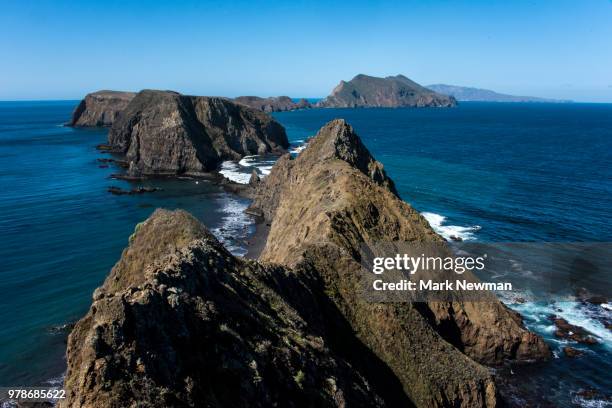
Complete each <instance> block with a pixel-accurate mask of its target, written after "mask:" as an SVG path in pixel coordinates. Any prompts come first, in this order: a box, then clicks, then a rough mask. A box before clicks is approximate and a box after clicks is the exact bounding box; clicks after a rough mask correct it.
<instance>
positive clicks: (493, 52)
mask: <svg viewBox="0 0 612 408" xmlns="http://www.w3.org/2000/svg"><path fill="white" fill-rule="evenodd" d="M0 52H1V55H2V57H1V60H0V100H7V99H8V100H10V99H67V98H69V99H76V98H80V97H82V96H83V95H84V94H85V93H87V92H90V91H93V90H97V89H119V90H139V89H142V88H161V89H173V90H177V91H180V92H184V93H192V94H199V95H225V96H237V95H244V94H247V95H249V94H252V95H261V96H268V95H280V94H286V95H290V96H294V97H301V96H305V97H319V96H325V95H327V94H328V93H329V92H330V90H331V89H332V88H333V87H334V86H335V85H336V84H337V83H338V82H339V80H341V79H346V80H348V79H350V78H352V77H353V76H354V75H356V74H358V73H365V74H370V75H376V76H384V75H394V74H398V73H402V74H404V75H406V76H408V77H409V78H411V79H414V80H415V81H417V82H419V83H421V84H424V85H426V84H431V83H448V84H456V85H468V86H477V87H484V88H490V89H494V90H497V91H501V92H507V93H513V94H526V95H534V96H545V97H554V98H568V99H574V100H579V101H608V102H612V0H583V1H582V0H570V1H565V0H550V1H535V0H534V1H521V0H517V1H494V0H486V1H479V0H470V1H418V2H417V1H414V2H413V1H397V2H386V1H384V2H383V1H380V2H360V1H357V0H354V1H347V2H334V1H329V0H327V1H321V2H316V1H286V2H280V1H276V2H259V1H236V2H229V1H219V2H205V1H158V2H155V1H149V2H144V1H143V2H135V1H127V0H122V1H113V0H105V1H86V0H82V1H60V0H57V1H44V0H41V1H33V0H32V1H28V0H19V1H18V0H15V1H8V0H5V1H2V2H0Z"/></svg>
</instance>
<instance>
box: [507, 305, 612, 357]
mask: <svg viewBox="0 0 612 408" xmlns="http://www.w3.org/2000/svg"><path fill="white" fill-rule="evenodd" d="M510 306H511V307H512V308H513V309H515V310H517V311H518V312H520V313H521V314H522V315H523V316H525V317H526V318H528V321H529V322H530V325H531V326H532V328H533V329H534V330H536V331H537V332H539V333H541V334H546V333H548V334H552V333H553V332H554V331H555V325H554V323H553V322H552V321H551V320H550V319H549V317H550V316H552V315H556V316H559V317H562V318H563V319H565V320H567V321H568V323H570V324H572V325H574V326H579V327H582V328H584V329H585V330H586V331H588V332H589V333H591V334H593V335H594V336H595V337H597V339H598V340H599V341H600V342H601V343H602V344H604V345H605V346H606V347H608V348H612V332H611V331H610V330H608V329H607V328H606V327H605V326H604V324H603V323H602V322H601V320H605V319H606V318H612V311H610V310H608V309H607V308H604V307H601V306H597V305H591V304H588V303H587V304H585V303H583V302H579V301H576V300H568V299H566V298H562V299H559V300H557V301H555V302H525V303H523V304H512V305H510ZM606 306H608V305H606ZM548 341H549V342H550V341H554V342H556V343H559V344H566V343H567V342H566V341H564V340H559V339H555V338H554V337H551V338H549V339H548Z"/></svg>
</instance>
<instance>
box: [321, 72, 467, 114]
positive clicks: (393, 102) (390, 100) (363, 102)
mask: <svg viewBox="0 0 612 408" xmlns="http://www.w3.org/2000/svg"><path fill="white" fill-rule="evenodd" d="M456 104H457V102H456V101H455V98H453V97H452V96H446V95H441V94H438V93H436V92H434V91H432V90H430V89H427V88H425V87H423V86H421V85H419V84H417V83H416V82H414V81H411V80H410V79H408V78H406V77H405V76H403V75H396V76H389V77H386V78H377V77H373V76H368V75H363V74H359V75H357V76H356V77H355V78H353V79H351V80H350V81H348V82H346V81H340V84H338V86H336V87H335V88H334V90H333V91H332V93H331V94H330V95H329V96H328V97H327V98H325V99H323V100H322V101H320V102H319V103H317V106H318V107H323V108H376V107H378V108H399V107H417V108H422V107H451V106H455V105H456Z"/></svg>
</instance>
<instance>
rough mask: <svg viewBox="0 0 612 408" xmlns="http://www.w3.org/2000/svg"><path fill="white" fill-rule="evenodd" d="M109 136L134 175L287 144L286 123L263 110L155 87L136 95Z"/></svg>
mask: <svg viewBox="0 0 612 408" xmlns="http://www.w3.org/2000/svg"><path fill="white" fill-rule="evenodd" d="M108 142H109V145H110V146H111V147H112V148H113V149H115V150H116V151H118V152H121V153H124V154H125V155H126V159H127V161H128V162H129V163H130V168H129V173H130V174H133V175H135V174H143V175H164V174H171V175H174V174H185V173H201V172H206V171H210V170H214V169H215V168H216V167H217V166H218V165H219V163H220V162H221V161H223V160H239V159H240V158H242V157H244V156H246V155H252V154H264V153H282V152H284V151H285V149H286V148H287V147H288V146H289V143H288V141H287V135H286V133H285V129H284V128H283V127H282V126H281V125H280V124H279V123H278V122H276V121H275V120H274V119H272V118H271V117H270V116H269V115H267V114H265V113H263V112H260V111H256V110H254V109H250V108H247V107H245V106H242V105H238V104H236V103H233V102H231V101H229V100H227V99H224V98H214V97H204V96H185V95H181V94H178V93H176V92H171V91H152V90H145V91H141V92H139V93H138V95H136V97H134V99H133V100H132V101H131V102H130V103H129V105H128V106H127V107H126V108H125V110H124V111H123V113H122V115H121V117H120V118H119V119H118V120H117V121H115V123H114V124H113V126H112V128H111V130H110V132H109V135H108Z"/></svg>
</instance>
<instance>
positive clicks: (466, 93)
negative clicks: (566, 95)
mask: <svg viewBox="0 0 612 408" xmlns="http://www.w3.org/2000/svg"><path fill="white" fill-rule="evenodd" d="M427 88H429V89H431V90H432V91H434V92H437V93H439V94H442V95H448V96H452V97H453V98H455V99H456V100H458V101H473V102H547V103H568V102H571V101H568V100H559V99H547V98H537V97H535V96H516V95H506V94H501V93H499V92H495V91H491V90H490V89H480V88H470V87H467V86H457V85H446V84H434V85H428V86H427Z"/></svg>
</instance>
